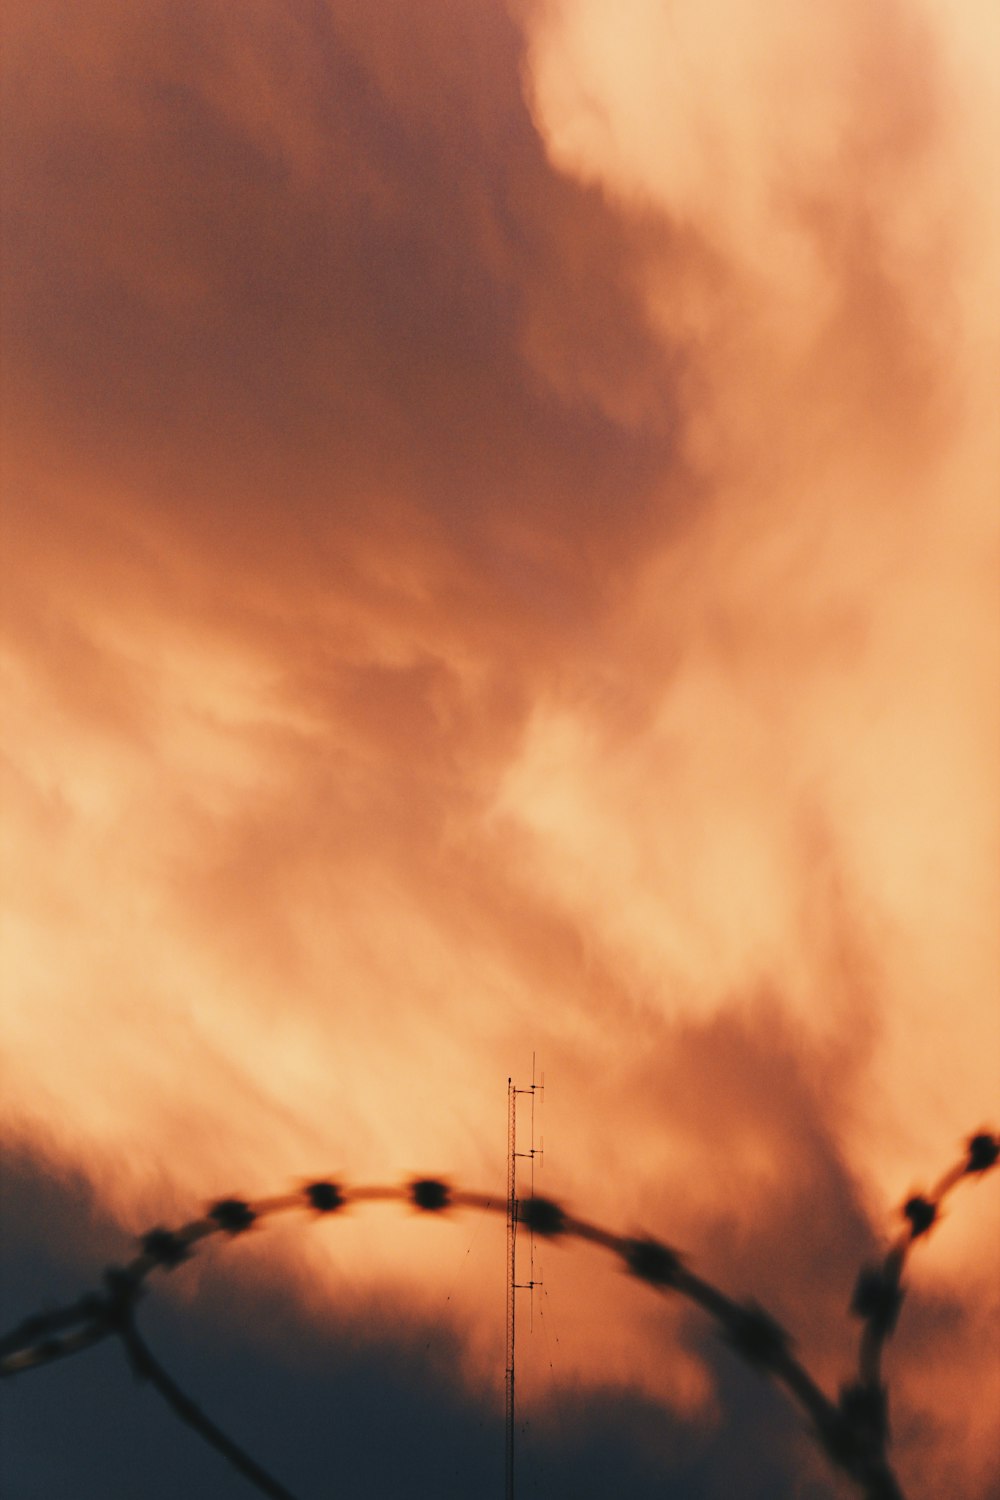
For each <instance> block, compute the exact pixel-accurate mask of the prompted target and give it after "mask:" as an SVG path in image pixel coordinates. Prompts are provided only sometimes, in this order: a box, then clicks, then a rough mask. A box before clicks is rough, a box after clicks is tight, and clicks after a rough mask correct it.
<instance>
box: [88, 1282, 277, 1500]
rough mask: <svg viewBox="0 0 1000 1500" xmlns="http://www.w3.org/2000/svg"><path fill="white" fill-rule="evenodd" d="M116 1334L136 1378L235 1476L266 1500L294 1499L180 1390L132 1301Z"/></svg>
mask: <svg viewBox="0 0 1000 1500" xmlns="http://www.w3.org/2000/svg"><path fill="white" fill-rule="evenodd" d="M118 1331H119V1335H120V1337H121V1340H122V1343H123V1344H124V1345H125V1352H126V1354H127V1355H128V1358H129V1362H130V1364H131V1365H132V1368H133V1370H134V1371H135V1373H136V1375H138V1377H139V1378H140V1380H148V1381H149V1383H150V1384H151V1385H152V1386H153V1388H154V1390H156V1391H157V1392H158V1393H159V1394H160V1395H161V1396H162V1397H163V1399H164V1401H166V1403H167V1405H168V1406H169V1407H170V1409H171V1411H173V1412H174V1414H175V1415H176V1416H178V1417H180V1419H181V1421H182V1422H186V1423H187V1425H188V1426H189V1427H193V1428H194V1430H195V1432H196V1433H197V1434H198V1436H199V1437H201V1438H204V1440H205V1442H206V1443H208V1444H209V1445H210V1446H211V1447H212V1448H214V1449H215V1450H216V1452H217V1453H220V1454H221V1455H222V1457H223V1458H224V1459H225V1460H226V1462H227V1463H228V1464H229V1465H230V1466H231V1467H232V1468H234V1469H235V1470H236V1471H237V1473H239V1474H242V1475H243V1477H244V1479H247V1480H249V1481H250V1483H251V1484H252V1485H254V1486H255V1487H256V1488H257V1489H258V1490H259V1491H260V1492H261V1494H262V1495H267V1496H268V1497H269V1500H295V1496H294V1495H293V1494H292V1492H291V1490H287V1489H286V1488H285V1486H284V1485H283V1484H280V1483H279V1482H278V1480H277V1479H275V1478H274V1476H273V1475H271V1474H269V1473H268V1471H267V1470H266V1469H264V1468H262V1467H261V1465H260V1464H259V1463H257V1461H256V1459H254V1458H251V1457H250V1454H249V1453H247V1452H246V1450H245V1449H244V1448H241V1447H240V1445H239V1443H236V1442H234V1441H233V1439H232V1438H231V1437H228V1436H227V1434H226V1433H224V1432H223V1430H222V1428H221V1427H218V1426H217V1425H216V1424H215V1423H214V1422H213V1421H212V1420H211V1418H210V1417H207V1416H206V1415H205V1413H204V1412H203V1411H202V1409H201V1407H200V1406H198V1405H197V1404H196V1403H195V1402H194V1401H192V1399H191V1397H190V1396H189V1395H187V1393H186V1392H185V1391H183V1390H182V1389H181V1387H180V1386H179V1385H178V1384H177V1382H176V1380H174V1379H173V1377H172V1376H170V1375H168V1374H167V1372H166V1370H165V1369H164V1368H163V1366H162V1365H161V1364H160V1362H159V1360H158V1359H156V1357H155V1356H154V1354H153V1352H152V1350H151V1349H150V1347H149V1345H148V1344H147V1343H146V1341H145V1339H143V1338H142V1336H141V1335H140V1333H139V1331H138V1329H137V1328H136V1326H135V1310H134V1307H133V1306H132V1300H131V1299H130V1300H129V1302H128V1304H127V1306H126V1309H125V1311H124V1312H123V1315H122V1326H121V1328H120V1329H119V1330H118Z"/></svg>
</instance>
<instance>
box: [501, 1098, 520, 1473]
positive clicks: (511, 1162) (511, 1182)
mask: <svg viewBox="0 0 1000 1500" xmlns="http://www.w3.org/2000/svg"><path fill="white" fill-rule="evenodd" d="M516 1147H517V1089H516V1088H515V1087H514V1082H513V1079H511V1078H508V1079H507V1429H506V1445H505V1448H504V1496H505V1500H514V1311H515V1306H516V1303H515V1295H516V1282H515V1279H514V1277H515V1268H516V1265H517V1149H516Z"/></svg>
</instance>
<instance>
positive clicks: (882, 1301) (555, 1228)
mask: <svg viewBox="0 0 1000 1500" xmlns="http://www.w3.org/2000/svg"><path fill="white" fill-rule="evenodd" d="M998 1159H1000V1137H998V1136H996V1135H993V1134H990V1133H989V1132H988V1131H980V1132H979V1133H978V1134H976V1135H974V1136H972V1137H971V1138H970V1139H969V1140H968V1142H967V1143H966V1149H965V1154H964V1156H963V1157H962V1159H961V1160H960V1161H959V1162H957V1163H956V1164H955V1165H954V1166H953V1167H951V1168H950V1169H949V1170H948V1171H947V1172H946V1173H945V1174H944V1176H943V1177H941V1179H940V1180H939V1181H938V1183H937V1184H936V1186H935V1187H934V1188H933V1189H932V1191H930V1192H929V1193H926V1194H915V1195H913V1196H912V1197H910V1198H908V1199H907V1200H906V1202H905V1203H904V1204H903V1206H902V1208H901V1209H900V1215H901V1217H902V1219H903V1227H902V1228H901V1230H900V1232H899V1234H898V1235H897V1236H896V1238H895V1239H894V1241H893V1242H892V1243H891V1245H890V1247H889V1250H888V1252H887V1253H886V1255H885V1257H884V1259H883V1260H882V1261H881V1262H878V1263H876V1264H872V1265H867V1266H864V1267H862V1270H861V1272H860V1274H859V1276H858V1280H857V1283H856V1285H855V1288H854V1293H853V1296H852V1299H851V1304H850V1311H851V1312H852V1314H853V1315H854V1316H855V1317H857V1318H858V1319H859V1320H860V1321H861V1324H862V1331H861V1341H860V1349H859V1356H858V1374H857V1378H856V1379H855V1380H853V1381H852V1382H850V1383H849V1384H847V1385H844V1386H842V1387H841V1389H840V1392H839V1395H838V1397H837V1399H836V1400H833V1399H832V1398H830V1397H829V1396H827V1395H826V1394H825V1393H824V1392H823V1390H822V1389H821V1388H820V1386H819V1385H818V1384H817V1383H816V1381H815V1380H814V1379H813V1378H812V1376H811V1375H810V1374H809V1372H808V1371H807V1370H806V1368H805V1366H804V1365H803V1364H802V1363H801V1362H800V1361H799V1360H798V1359H797V1358H796V1356H795V1355H794V1353H793V1352H792V1350H793V1340H792V1338H791V1335H790V1334H789V1333H788V1332H787V1331H786V1330H785V1329H784V1328H783V1327H782V1326H781V1324H780V1323H779V1322H778V1321H777V1320H776V1319H775V1318H774V1317H773V1316H772V1315H771V1314H770V1313H769V1312H767V1311H766V1310H765V1309H764V1308H762V1307H760V1306H758V1304H757V1303H755V1302H752V1301H748V1302H737V1301H735V1300H734V1299H733V1298H731V1297H729V1296H728V1295H727V1294H726V1293H725V1292H723V1291H721V1290H720V1289H719V1288H718V1287H716V1286H714V1285H713V1284H712V1283H711V1282H709V1281H706V1280H705V1279H704V1278H703V1277H700V1276H698V1275H696V1274H695V1272H693V1271H691V1270H690V1269H689V1268H688V1267H687V1265H686V1264H685V1258H684V1256H683V1255H682V1254H681V1253H680V1252H679V1251H678V1250H676V1249H675V1248H673V1247H672V1246H670V1245H667V1244H665V1243H664V1242H662V1241H660V1240H657V1239H652V1238H645V1237H643V1238H634V1237H630V1236H627V1235H622V1234H617V1233H615V1232H614V1231H613V1230H609V1229H604V1228H602V1227H601V1226H600V1225H597V1224H593V1223H590V1222H589V1221H588V1220H585V1219H580V1218H577V1217H575V1216H574V1215H572V1214H570V1213H568V1212H567V1211H566V1210H565V1209H564V1208H563V1207H562V1206H561V1205H560V1204H559V1203H557V1202H556V1201H555V1200H554V1199H551V1198H543V1197H529V1198H524V1199H520V1200H519V1201H518V1202H517V1204H516V1221H517V1222H518V1223H520V1224H523V1225H524V1226H525V1228H527V1229H528V1230H529V1231H531V1232H532V1233H533V1234H537V1235H539V1236H540V1237H542V1238H546V1239H553V1240H555V1239H577V1240H581V1241H583V1242H584V1243H586V1244H591V1245H595V1246H597V1247H598V1248H599V1249H602V1250H605V1251H608V1252H610V1253H611V1254H612V1255H614V1256H615V1257H617V1259H618V1261H619V1263H620V1264H621V1265H622V1267H623V1268H624V1269H625V1270H626V1271H627V1272H628V1273H629V1274H630V1275H631V1276H634V1277H635V1278H637V1279H638V1280H640V1281H642V1282H645V1283H646V1284H647V1285H648V1286H650V1287H651V1288H653V1289H654V1290H656V1291H657V1292H661V1293H668V1294H674V1295H677V1296H679V1297H682V1298H684V1299H685V1300H687V1301H688V1302H690V1303H692V1304H694V1305H695V1306H697V1307H699V1308H701V1309H702V1311H703V1312H705V1313H707V1315H708V1316H709V1317H710V1318H711V1319H712V1320H713V1321H714V1322H715V1324H716V1325H717V1327H718V1329H719V1331H720V1333H721V1334H722V1337H723V1338H724V1340H725V1342H726V1343H727V1344H728V1345H729V1346H730V1348H731V1349H732V1350H733V1351H734V1353H735V1354H736V1355H737V1356H738V1357H739V1358H741V1359H742V1360H743V1361H744V1362H745V1363H746V1364H748V1365H750V1366H751V1367H752V1368H753V1369H754V1370H756V1371H757V1372H758V1373H760V1374H761V1375H764V1376H767V1377H770V1378H771V1379H773V1380H774V1381H775V1382H776V1383H777V1384H778V1385H780V1386H782V1387H783V1388H784V1389H785V1391H786V1392H787V1393H788V1395H789V1396H790V1397H791V1398H792V1400H793V1401H794V1402H795V1403H796V1404H797V1405H798V1406H799V1407H800V1408H801V1409H802V1411H803V1412H804V1413H805V1415H806V1417H807V1418H808V1419H809V1423H810V1427H811V1430H812V1433H813V1435H814V1437H815V1438H816V1440H817V1441H818V1442H819V1444H820V1446H821V1447H822V1448H823V1450H824V1451H825V1453H826V1455H827V1457H828V1459H829V1460H830V1461H831V1463H832V1464H833V1465H834V1467H835V1468H837V1469H839V1470H840V1471H841V1472H842V1473H843V1474H845V1475H847V1476H848V1477H849V1478H850V1479H851V1480H853V1481H854V1483H855V1484H856V1485H857V1486H858V1489H859V1491H860V1493H861V1494H862V1495H863V1496H864V1500H904V1497H903V1492H902V1489H901V1488H900V1485H899V1481H898V1479H897V1478H896V1476H895V1474H894V1472H893V1469H892V1467H891V1465H890V1462H889V1458H888V1448H889V1441H890V1427H889V1412H888V1395H887V1391H886V1387H885V1383H884V1380H883V1376H882V1361H883V1355H884V1351H885V1346H886V1344H887V1342H888V1341H889V1339H890V1338H891V1336H892V1334H893V1332H894V1330H895V1327H896V1324H897V1321H898V1317H899V1312H900V1309H901V1306H902V1302H903V1298H904V1295H905V1287H904V1285H903V1280H902V1276H903V1270H904V1267H905V1265H906V1262H907V1260H908V1258H909V1255H910V1252H911V1251H912V1249H913V1246H914V1245H915V1244H916V1242H917V1240H918V1239H922V1238H924V1237H925V1236H926V1235H927V1234H928V1233H929V1232H930V1230H931V1229H932V1228H933V1226H934V1224H935V1223H937V1222H938V1219H939V1217H940V1212H941V1208H942V1205H943V1204H944V1202H945V1200H946V1198H947V1197H948V1196H949V1195H950V1194H951V1193H952V1192H953V1191H954V1190H955V1188H956V1187H957V1186H958V1185H959V1183H961V1182H962V1181H964V1180H965V1179H966V1178H968V1177H974V1176H982V1175H983V1174H984V1173H985V1172H987V1171H989V1170H990V1169H991V1168H992V1167H994V1166H996V1164H997V1161H998ZM379 1202H382V1203H403V1204H409V1205H410V1206H411V1207H413V1208H416V1209H418V1210H419V1211H421V1212H423V1213H427V1214H443V1213H446V1212H448V1211H449V1210H452V1209H456V1210H460V1209H476V1210H481V1211H483V1212H486V1213H506V1211H507V1204H506V1201H505V1200H504V1201H501V1200H499V1199H498V1198H497V1197H496V1195H495V1194H489V1195H488V1194H485V1193H479V1192H472V1191H468V1190H465V1189H462V1188H452V1187H451V1186H450V1185H449V1184H448V1183H447V1182H446V1181H444V1180H442V1179H440V1178H435V1177H421V1178H416V1179H414V1180H411V1181H409V1182H407V1183H404V1184H401V1185H395V1186H385V1185H370V1186H361V1187H354V1188H351V1187H347V1186H345V1185H344V1184H342V1183H340V1182H332V1181H326V1180H318V1181H315V1182H311V1183H309V1184H307V1185H306V1186H305V1187H303V1188H301V1189H299V1190H297V1191H294V1192H290V1193H284V1194H280V1195H277V1196H274V1197H269V1198H261V1199H257V1200H253V1201H246V1200H244V1199H241V1198H235V1197H233V1198H223V1199H220V1200H219V1201H218V1202H217V1203H215V1204H213V1206H212V1207H211V1208H210V1209H209V1210H208V1212H207V1213H206V1214H205V1215H204V1216H203V1217H201V1218H197V1219H192V1220H191V1221H190V1222H189V1223H187V1224H184V1225H182V1226H181V1227H180V1228H177V1229H168V1228H165V1227H163V1226H159V1225H158V1226H156V1227H155V1228H153V1229H150V1230H148V1231H147V1232H146V1233H145V1234H143V1235H142V1236H141V1237H140V1239H139V1241H138V1243H139V1247H140V1248H139V1253H138V1254H137V1255H136V1256H134V1257H133V1258H132V1259H131V1260H130V1261H128V1262H127V1263H126V1264H125V1265H124V1266H109V1267H108V1268H107V1269H106V1270H105V1271H104V1273H103V1284H102V1289H101V1290H99V1291H95V1292H91V1293H89V1294H88V1295H86V1296H84V1297H82V1298H80V1299H78V1300H77V1301H76V1302H74V1303H71V1304H68V1305H67V1306H65V1307H62V1308H58V1309H56V1310H54V1311H51V1312H43V1313H39V1314H36V1315H34V1316H33V1317H29V1318H26V1319H25V1320H24V1321H23V1322H21V1323H20V1324H18V1325H17V1326H16V1327H15V1328H13V1329H11V1331H10V1332H9V1333H7V1334H5V1335H4V1336H3V1337H0V1376H6V1377H9V1376H13V1375H19V1374H22V1373H24V1372H25V1371H27V1370H30V1369H34V1368H37V1367H39V1366H42V1365H46V1364H49V1363H51V1362H53V1361H54V1360H57V1359H62V1358H65V1357H67V1356H69V1355H72V1354H76V1353H78V1352H80V1351H81V1350H83V1349H86V1348H90V1347H92V1346H93V1345H94V1344H97V1343H99V1342H100V1341H101V1340H103V1339H106V1338H109V1337H118V1338H119V1339H121V1341H122V1343H123V1346H124V1348H125V1352H126V1354H127V1356H128V1358H129V1360H130V1363H131V1365H132V1368H133V1369H134V1370H135V1372H136V1374H137V1375H138V1376H139V1377H140V1378H142V1379H144V1380H148V1381H149V1382H150V1383H151V1384H152V1385H153V1386H154V1388H155V1389H156V1390H157V1391H158V1392H159V1394H160V1395H161V1396H162V1397H163V1398H164V1400H166V1401H167V1403H168V1404H169V1405H170V1407H171V1409H172V1410H173V1411H174V1412H175V1414H176V1415H177V1416H179V1417H180V1418H181V1419H182V1420H183V1421H185V1422H187V1423H188V1425H190V1426H192V1427H193V1428H194V1429H195V1430H196V1431H197V1432H198V1433H199V1434H200V1436H201V1437H203V1438H204V1439H205V1440H206V1441H207V1442H209V1443H211V1445H212V1446H213V1447H215V1448H216V1449H217V1451H219V1452H220V1453H221V1454H222V1455H223V1457H225V1458H226V1460H227V1461H228V1462H229V1463H230V1464H231V1465H232V1466H233V1467H234V1468H236V1469H237V1470H238V1471H239V1472H240V1473H242V1474H243V1475H244V1477H245V1478H246V1479H248V1480H249V1481H250V1482H251V1483H253V1484H255V1485H256V1487H257V1488H258V1489H259V1490H261V1492H262V1493H264V1494H266V1495H269V1496H271V1497H272V1500H292V1497H291V1494H290V1492H289V1491H288V1490H286V1489H285V1488H284V1487H283V1486H282V1485H280V1484H279V1483H278V1481H277V1480H275V1479H273V1478H272V1477H271V1476H270V1475H269V1474H268V1473H267V1472H266V1470H264V1469H262V1468H261V1466H260V1465H259V1464H257V1463H256V1462H255V1461H254V1460H253V1459H252V1458H251V1457H250V1456H249V1455H248V1454H247V1453H245V1452H244V1450H243V1449H242V1448H240V1446H239V1445H238V1444H237V1443H235V1442H233V1440H232V1439H231V1438H228V1437H227V1436H226V1435H225V1434H224V1433H223V1432H222V1431H221V1429H219V1428H218V1427H216V1426H215V1424H214V1423H213V1422H211V1421H210V1420H209V1418H208V1417H206V1416H205V1414H204V1412H202V1410H201V1408H200V1407H198V1406H197V1404H196V1403H195V1402H194V1401H192V1400H191V1398H190V1397H189V1396H187V1395H186V1394H185V1392H184V1391H183V1390H182V1389H181V1388H180V1386H178V1385H177V1383H176V1382H175V1381H174V1380H173V1379H172V1378H171V1377H170V1376H169V1375H168V1374H167V1372H166V1371H165V1370H164V1369H163V1367H162V1366H161V1365H160V1364H159V1363H158V1361H157V1360H156V1359H155V1358H154V1356H153V1355H152V1353H151V1351H150V1349H149V1347H148V1345H147V1344H146V1343H145V1342H144V1340H143V1339H142V1338H141V1336H140V1335H139V1332H138V1330H137V1328H136V1325H135V1306H136V1303H137V1301H138V1299H139V1297H140V1296H141V1295H142V1294H143V1292H144V1291H145V1288H146V1283H147V1281H148V1280H149V1278H150V1277H151V1276H152V1274H153V1273H154V1272H156V1271H163V1272H171V1271H173V1270H176V1269H177V1267H179V1266H180V1265H182V1264H183V1263H184V1262H185V1261H187V1260H189V1259H190V1258H191V1256H192V1254H193V1253H194V1250H195V1247H196V1246H197V1245H199V1244H200V1243H201V1242H202V1241H203V1240H206V1239H208V1238H210V1237H213V1236H222V1237H227V1238H231V1239H234V1238H238V1237H239V1236H240V1235H242V1234H244V1233H245V1232H246V1231H247V1230H249V1229H250V1228H251V1227H252V1226H253V1225H255V1224H257V1223H259V1222H261V1221H264V1220H267V1219H269V1218H272V1217H274V1216H276V1215H279V1214H284V1213H291V1212H295V1211H296V1210H297V1211H299V1212H302V1211H306V1212H308V1213H310V1214H311V1216H312V1217H314V1218H319V1217H325V1216H329V1215H331V1214H338V1213H341V1212H343V1210H345V1209H348V1208H350V1207H352V1206H354V1205H361V1204H368V1203H379Z"/></svg>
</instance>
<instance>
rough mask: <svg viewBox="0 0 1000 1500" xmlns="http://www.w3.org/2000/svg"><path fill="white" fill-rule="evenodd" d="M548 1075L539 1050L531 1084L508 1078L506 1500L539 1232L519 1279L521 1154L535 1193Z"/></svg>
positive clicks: (510, 1483)
mask: <svg viewBox="0 0 1000 1500" xmlns="http://www.w3.org/2000/svg"><path fill="white" fill-rule="evenodd" d="M544 1088H545V1081H544V1076H543V1079H542V1082H541V1083H540V1084H536V1083H535V1054H534V1053H532V1054H531V1087H530V1088H527V1089H519V1088H516V1087H515V1085H514V1081H513V1079H511V1078H508V1079H507V1427H506V1444H505V1449H504V1495H505V1500H514V1339H515V1333H516V1328H517V1293H518V1291H520V1290H522V1289H524V1290H531V1289H533V1288H534V1287H535V1286H537V1285H538V1283H537V1282H536V1281H535V1236H534V1234H533V1233H532V1234H531V1261H530V1270H529V1273H528V1280H527V1281H518V1279H517V1222H518V1200H517V1158H518V1157H519V1156H523V1157H527V1158H528V1159H529V1160H530V1162H531V1194H532V1197H534V1193H535V1157H536V1156H541V1154H542V1152H541V1150H538V1151H536V1150H535V1094H536V1092H538V1093H541V1092H543V1091H544ZM518 1094H530V1095H531V1149H530V1150H529V1151H518V1149H517V1096H518Z"/></svg>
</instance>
